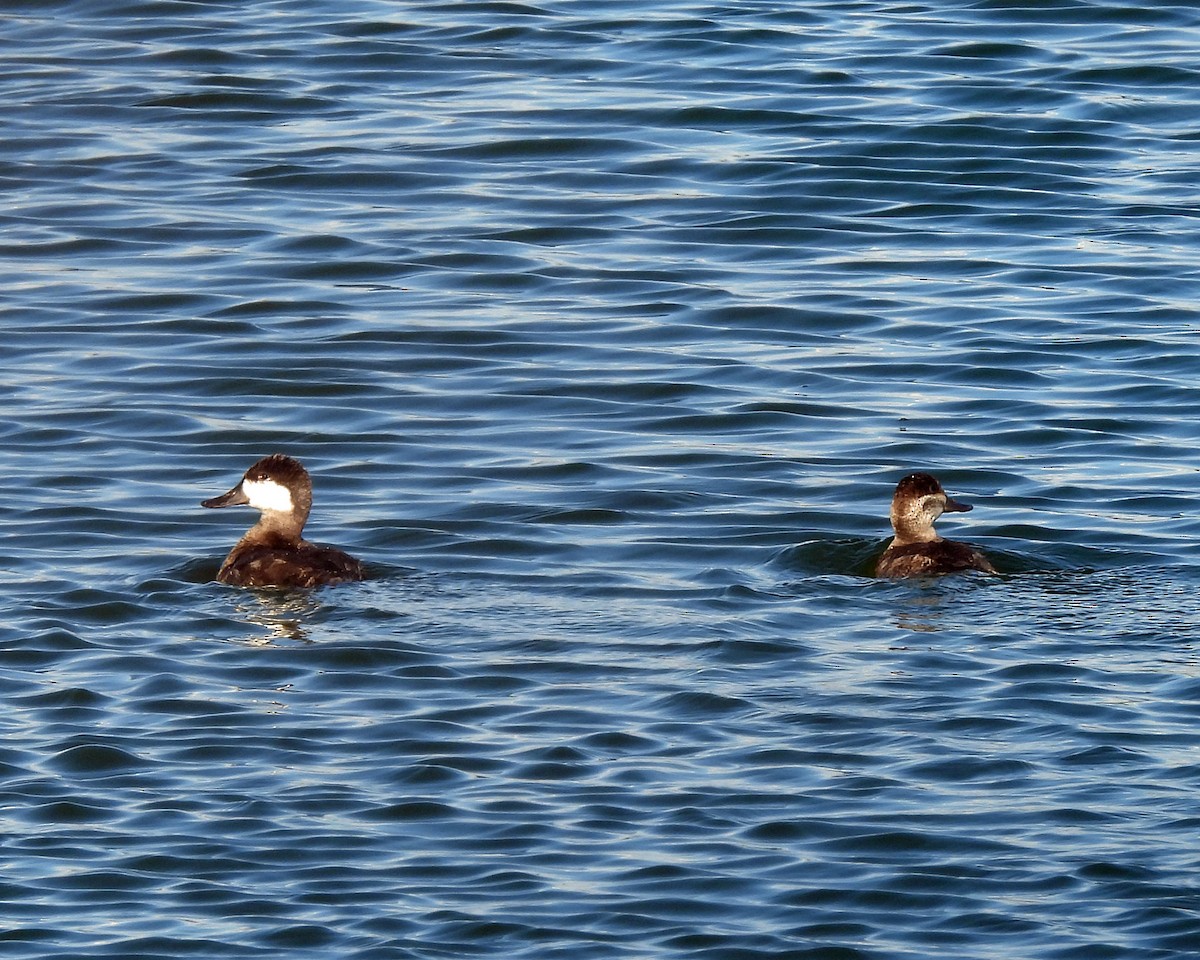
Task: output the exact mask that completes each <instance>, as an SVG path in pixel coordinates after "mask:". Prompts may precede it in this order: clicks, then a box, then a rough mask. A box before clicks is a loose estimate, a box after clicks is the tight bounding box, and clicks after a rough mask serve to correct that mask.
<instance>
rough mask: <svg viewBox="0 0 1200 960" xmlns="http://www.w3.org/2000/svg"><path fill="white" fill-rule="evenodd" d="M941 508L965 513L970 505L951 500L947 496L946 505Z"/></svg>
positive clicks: (946, 510) (950, 511)
mask: <svg viewBox="0 0 1200 960" xmlns="http://www.w3.org/2000/svg"><path fill="white" fill-rule="evenodd" d="M942 509H943V510H944V511H945V512H946V513H966V512H967V511H968V510H970V509H971V505H970V504H969V503H960V502H959V501H958V500H951V499H950V498H949V497H947V498H946V505H945V506H944V507H942Z"/></svg>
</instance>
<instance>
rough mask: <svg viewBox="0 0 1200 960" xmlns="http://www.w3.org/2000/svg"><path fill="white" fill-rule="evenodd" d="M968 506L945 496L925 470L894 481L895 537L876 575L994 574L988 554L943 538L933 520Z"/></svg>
mask: <svg viewBox="0 0 1200 960" xmlns="http://www.w3.org/2000/svg"><path fill="white" fill-rule="evenodd" d="M970 509H971V508H970V506H968V505H967V504H965V503H959V502H958V501H956V500H951V499H950V498H949V497H948V496H946V491H945V490H943V489H942V485H941V484H940V483H938V481H937V479H936V478H935V477H932V476H930V475H929V474H928V473H913V474H910V475H909V476H907V477H905V478H904V479H903V480H901V481H900V482H899V483H898V484H896V493H895V495H894V496H893V497H892V529H893V530H894V531H895V532H896V536H895V537H894V538H893V539H892V542H891V543H889V544H888V546H887V549H886V550H884V551H883V555H882V556H881V557H880V558H879V560H878V562H877V563H876V564H875V576H877V577H922V576H924V577H934V576H941V575H942V574H946V573H957V572H959V571H962V570H981V571H983V572H985V573H995V572H996V568H995V567H993V566H992V565H991V563H990V562H989V561H988V559H987V557H985V556H984V555H983V554H982V553H980V552H979V551H978V550H977V549H975V547H973V546H971V545H970V544H968V543H956V542H955V541H953V540H943V539H942V538H941V537H939V536H938V535H937V532H936V531H935V530H934V529H933V523H934V521H935V520H937V518H938V517H940V516H941V515H942V513H944V512H951V513H961V512H965V511H967V510H970Z"/></svg>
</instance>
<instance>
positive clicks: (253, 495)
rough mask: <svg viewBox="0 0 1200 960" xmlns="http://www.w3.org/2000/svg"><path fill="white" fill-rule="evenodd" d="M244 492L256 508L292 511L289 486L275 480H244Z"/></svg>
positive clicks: (278, 511) (279, 511)
mask: <svg viewBox="0 0 1200 960" xmlns="http://www.w3.org/2000/svg"><path fill="white" fill-rule="evenodd" d="M242 493H244V494H245V495H246V497H247V499H249V501H250V506H252V507H254V508H255V509H256V510H273V511H276V512H277V513H291V512H292V495H291V494H290V493H289V492H288V488H287V487H285V486H283V485H282V484H279V483H276V482H275V481H274V480H243V481H242Z"/></svg>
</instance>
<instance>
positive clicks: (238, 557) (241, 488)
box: [200, 453, 363, 587]
mask: <svg viewBox="0 0 1200 960" xmlns="http://www.w3.org/2000/svg"><path fill="white" fill-rule="evenodd" d="M240 504H245V505H248V506H251V507H254V509H256V510H259V511H261V512H262V516H261V517H259V520H258V523H256V524H254V526H252V527H251V528H250V529H249V530H247V531H246V533H245V535H244V536H243V537H242V539H241V540H239V541H238V542H237V544H236V545H235V546H234V548H233V549H232V550H230V551H229V556H227V557H226V558H225V562H224V563H223V564H221V569H220V570H218V571H217V580H218V581H219V582H221V583H227V584H230V585H231V586H235V587H321V586H330V585H333V584H338V583H347V582H352V581H356V580H362V579H363V567H362V564H361V563H360V562H359V561H358V560H356V559H354V557H352V556H350V555H349V554H347V553H344V552H343V551H341V550H339V549H337V548H336V547H327V546H320V545H318V544H315V543H309V542H308V541H307V540H305V539H303V538H302V537H301V535H300V534H301V531H302V530H303V529H304V523H305V521H306V520H307V519H308V512H309V510H310V509H311V508H312V479H311V478H310V477H309V475H308V471H307V470H305V469H304V467H303V465H302V464H301V463H300V461H299V460H296V459H294V458H292V457H289V456H287V455H286V454H282V453H273V454H271V455H270V456H268V457H263V458H262V459H261V460H259V461H258V462H257V463H255V464H254V466H252V467H251V468H250V469H249V470H247V471H246V472H245V474H243V475H242V479H241V480H240V481H239V482H238V484H237V486H235V487H234V488H233V489H232V490H230V491H229V492H227V493H223V494H221V495H220V496H219V497H212V498H211V499H209V500H204V501H202V502H201V503H200V506H202V507H209V508H211V509H216V508H219V507H232V506H236V505H240Z"/></svg>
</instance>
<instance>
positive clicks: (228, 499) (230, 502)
mask: <svg viewBox="0 0 1200 960" xmlns="http://www.w3.org/2000/svg"><path fill="white" fill-rule="evenodd" d="M249 502H250V498H249V497H248V496H246V494H245V493H244V492H243V491H242V485H241V484H240V483H239V484H238V485H237V486H236V487H234V488H233V489H232V490H230V491H229V492H228V493H223V494H221V495H220V496H219V497H213V498H212V499H211V500H201V501H200V506H202V507H236V506H239V505H241V504H243V503H249Z"/></svg>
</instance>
